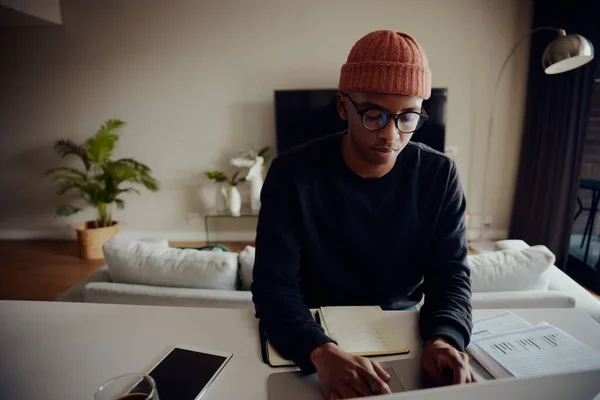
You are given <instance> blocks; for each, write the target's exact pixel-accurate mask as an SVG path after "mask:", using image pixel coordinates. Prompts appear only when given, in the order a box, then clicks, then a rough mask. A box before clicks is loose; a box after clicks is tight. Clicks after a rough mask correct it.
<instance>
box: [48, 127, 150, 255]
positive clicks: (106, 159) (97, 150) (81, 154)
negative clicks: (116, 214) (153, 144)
mask: <svg viewBox="0 0 600 400" xmlns="http://www.w3.org/2000/svg"><path fill="white" fill-rule="evenodd" d="M124 125H125V122H123V121H120V120H118V119H110V120H107V121H106V122H105V123H104V124H103V125H102V126H101V127H100V129H99V130H98V131H97V132H96V134H95V135H94V136H92V137H91V138H89V139H88V140H87V141H86V142H85V143H84V144H76V143H75V142H73V141H72V140H69V139H61V140H58V141H56V143H54V150H56V152H57V153H58V154H59V155H60V156H61V157H63V158H65V157H68V156H76V157H78V158H79V159H80V160H81V162H82V163H83V169H77V168H72V167H58V168H53V169H50V170H48V171H47V172H46V176H48V177H50V178H51V179H52V180H54V181H56V182H58V183H59V184H60V187H59V189H58V194H59V195H63V194H66V193H69V192H71V191H76V192H78V194H79V195H80V196H81V198H82V199H83V200H84V201H85V202H86V203H87V204H88V205H90V206H92V207H93V208H95V209H96V219H95V220H93V221H87V222H84V223H81V224H79V225H77V226H76V227H75V228H76V230H77V237H78V240H79V249H80V255H81V257H82V258H85V259H88V260H99V259H102V258H104V255H103V253H102V245H103V244H104V243H106V242H107V241H108V240H109V239H110V238H111V237H113V236H114V235H115V234H117V232H118V231H119V224H118V223H117V222H116V221H114V220H113V219H112V210H113V205H116V206H117V208H118V209H123V208H125V201H124V200H123V198H122V195H123V194H124V193H129V192H134V193H137V194H139V193H140V192H139V190H138V189H137V187H140V186H143V187H145V188H146V189H148V190H150V191H153V192H156V191H157V190H158V189H159V183H158V181H157V180H156V179H154V178H153V177H152V175H151V173H152V171H151V170H150V168H148V166H147V165H145V164H142V163H140V162H138V161H136V160H134V159H132V158H122V159H119V160H113V159H112V158H111V157H112V153H113V150H114V149H115V146H116V144H117V141H118V140H119V133H120V130H121V128H122V127H123V126H124ZM79 211H82V208H80V207H78V206H76V205H73V204H61V205H59V206H58V207H56V208H55V210H54V215H55V216H60V217H64V216H69V215H73V214H76V213H78V212H79Z"/></svg>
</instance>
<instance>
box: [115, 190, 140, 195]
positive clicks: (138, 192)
mask: <svg viewBox="0 0 600 400" xmlns="http://www.w3.org/2000/svg"><path fill="white" fill-rule="evenodd" d="M127 192H134V193H137V194H138V195H139V194H140V191H139V190H137V189H136V188H125V189H118V190H117V193H118V194H121V193H127Z"/></svg>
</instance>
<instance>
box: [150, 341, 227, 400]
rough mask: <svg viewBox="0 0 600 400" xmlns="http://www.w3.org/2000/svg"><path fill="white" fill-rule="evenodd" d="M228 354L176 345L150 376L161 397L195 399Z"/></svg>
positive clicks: (181, 399)
mask: <svg viewBox="0 0 600 400" xmlns="http://www.w3.org/2000/svg"><path fill="white" fill-rule="evenodd" d="M226 360H227V358H226V357H222V356H217V355H214V354H206V353H200V352H197V351H192V350H184V349H179V348H175V349H173V350H172V351H171V352H170V353H169V355H167V356H166V357H165V358H164V359H163V360H162V361H161V362H160V363H159V364H158V365H157V366H156V367H154V369H153V370H152V371H150V373H149V375H150V376H151V377H152V378H154V380H155V381H156V389H157V390H158V396H159V397H160V400H194V399H195V398H196V397H197V396H198V394H200V392H201V391H202V389H203V388H204V386H206V384H207V383H208V381H209V380H210V378H212V376H213V375H214V374H215V372H217V370H218V369H219V368H220V367H221V365H222V364H223V363H224V362H225V361H226Z"/></svg>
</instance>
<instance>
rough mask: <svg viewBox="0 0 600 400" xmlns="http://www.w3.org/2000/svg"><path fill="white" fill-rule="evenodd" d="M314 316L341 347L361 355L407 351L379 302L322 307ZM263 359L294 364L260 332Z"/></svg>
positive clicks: (282, 363)
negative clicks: (370, 304)
mask: <svg viewBox="0 0 600 400" xmlns="http://www.w3.org/2000/svg"><path fill="white" fill-rule="evenodd" d="M311 311H312V312H313V318H314V319H315V321H317V322H318V323H319V324H320V325H321V326H322V327H323V330H324V331H325V334H326V335H327V336H329V337H330V338H332V339H333V340H335V341H336V342H337V343H338V346H340V348H342V349H343V350H344V351H346V352H348V353H351V354H355V355H360V356H365V357H368V356H383V355H392V354H406V353H408V351H409V350H408V347H406V345H405V344H404V341H403V340H402V338H401V337H400V335H399V334H398V332H397V331H396V330H395V329H394V328H393V327H392V325H391V323H390V321H389V318H388V316H387V315H386V314H385V313H384V312H383V310H382V309H381V307H379V306H354V307H353V306H350V307H321V308H319V309H316V310H311ZM261 347H262V355H263V360H264V361H265V362H266V363H267V364H269V365H271V366H273V367H280V366H290V365H294V362H293V361H290V360H286V359H285V358H283V357H282V356H281V355H280V354H279V353H278V352H277V350H275V348H274V347H273V346H272V345H271V343H270V342H269V341H268V339H267V338H266V337H265V336H264V335H263V334H262V333H261Z"/></svg>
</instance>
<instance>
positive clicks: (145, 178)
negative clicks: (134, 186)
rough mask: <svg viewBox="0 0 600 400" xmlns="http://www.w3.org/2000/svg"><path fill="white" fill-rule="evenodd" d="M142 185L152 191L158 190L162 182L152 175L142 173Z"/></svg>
mask: <svg viewBox="0 0 600 400" xmlns="http://www.w3.org/2000/svg"><path fill="white" fill-rule="evenodd" d="M142 185H144V187H145V188H146V189H148V190H150V191H151V192H157V191H158V190H159V189H160V184H159V183H158V181H157V180H156V179H154V178H153V177H151V176H150V175H142Z"/></svg>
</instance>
